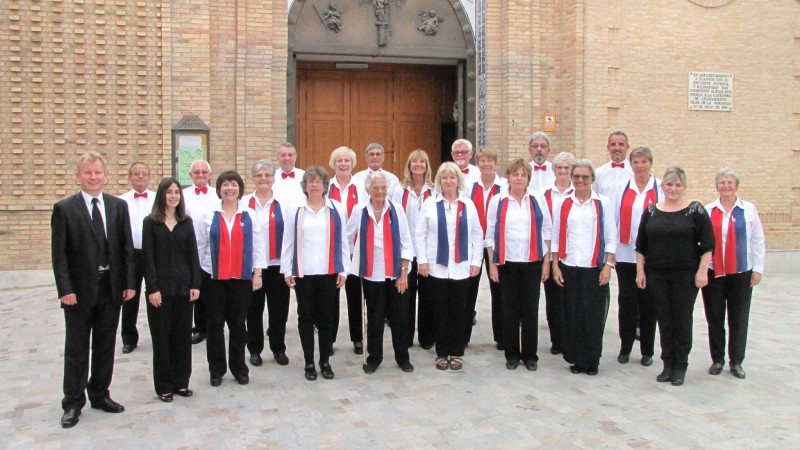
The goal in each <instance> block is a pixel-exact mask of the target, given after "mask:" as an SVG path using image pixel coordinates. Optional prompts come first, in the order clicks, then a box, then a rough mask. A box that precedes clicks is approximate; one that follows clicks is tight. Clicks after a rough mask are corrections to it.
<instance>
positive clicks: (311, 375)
mask: <svg viewBox="0 0 800 450" xmlns="http://www.w3.org/2000/svg"><path fill="white" fill-rule="evenodd" d="M303 371H304V372H305V376H306V380H308V381H314V380H316V379H317V369H316V368H315V367H314V363H308V364H306V366H305V367H304V368H303Z"/></svg>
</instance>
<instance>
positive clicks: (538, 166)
mask: <svg viewBox="0 0 800 450" xmlns="http://www.w3.org/2000/svg"><path fill="white" fill-rule="evenodd" d="M537 170H541V171H542V172H544V171H545V170H547V166H546V165H544V164H542V165H541V166H540V165H538V164H534V165H533V171H534V172H536V171H537Z"/></svg>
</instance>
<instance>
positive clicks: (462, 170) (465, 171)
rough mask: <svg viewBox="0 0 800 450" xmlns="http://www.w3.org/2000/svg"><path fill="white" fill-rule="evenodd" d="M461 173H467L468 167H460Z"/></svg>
mask: <svg viewBox="0 0 800 450" xmlns="http://www.w3.org/2000/svg"><path fill="white" fill-rule="evenodd" d="M461 173H463V174H468V173H469V167H467V168H466V169H461Z"/></svg>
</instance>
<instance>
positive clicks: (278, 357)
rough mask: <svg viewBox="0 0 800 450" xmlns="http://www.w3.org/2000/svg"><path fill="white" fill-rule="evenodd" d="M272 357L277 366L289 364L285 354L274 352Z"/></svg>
mask: <svg viewBox="0 0 800 450" xmlns="http://www.w3.org/2000/svg"><path fill="white" fill-rule="evenodd" d="M274 356H275V362H276V363H278V365H281V366H285V365H287V364H289V357H288V356H286V353H283V352H275V354H274Z"/></svg>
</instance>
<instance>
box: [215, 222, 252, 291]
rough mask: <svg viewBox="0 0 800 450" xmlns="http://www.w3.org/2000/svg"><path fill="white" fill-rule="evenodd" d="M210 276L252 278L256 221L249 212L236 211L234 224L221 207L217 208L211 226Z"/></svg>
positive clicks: (227, 278)
mask: <svg viewBox="0 0 800 450" xmlns="http://www.w3.org/2000/svg"><path fill="white" fill-rule="evenodd" d="M209 240H210V244H211V272H212V273H211V278H213V279H215V280H230V279H231V278H234V279H239V280H252V279H253V221H252V219H251V218H250V214H247V213H242V212H237V213H236V217H235V218H234V220H233V228H232V229H231V230H230V233H228V224H227V222H226V221H225V218H224V217H222V211H214V218H213V219H211V229H210V230H209Z"/></svg>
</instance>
